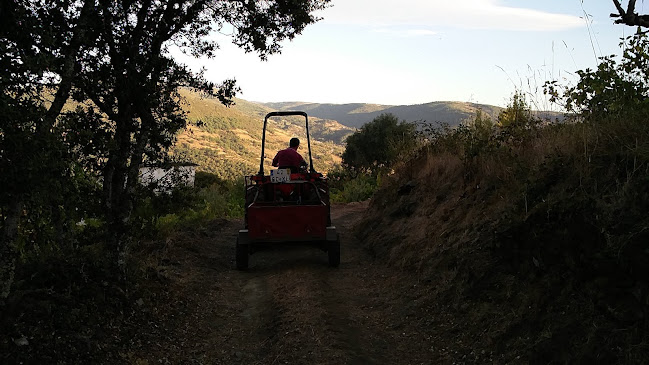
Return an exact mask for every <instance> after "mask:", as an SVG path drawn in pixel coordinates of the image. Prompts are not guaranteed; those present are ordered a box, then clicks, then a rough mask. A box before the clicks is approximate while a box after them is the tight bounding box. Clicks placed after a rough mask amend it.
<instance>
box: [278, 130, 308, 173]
mask: <svg viewBox="0 0 649 365" xmlns="http://www.w3.org/2000/svg"><path fill="white" fill-rule="evenodd" d="M299 147H300V140H299V139H297V138H291V141H290V142H289V147H288V148H287V149H284V150H281V151H279V152H277V155H275V158H274V159H273V166H274V167H278V168H280V169H291V172H293V173H295V172H300V170H306V167H307V163H306V161H304V158H302V156H301V155H300V154H299V153H298V152H297V149H298V148H299Z"/></svg>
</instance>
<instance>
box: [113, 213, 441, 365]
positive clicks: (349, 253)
mask: <svg viewBox="0 0 649 365" xmlns="http://www.w3.org/2000/svg"><path fill="white" fill-rule="evenodd" d="M364 209H366V204H350V205H337V206H335V207H334V209H333V210H332V215H333V222H334V224H335V225H336V226H337V228H338V229H339V231H340V233H341V236H342V248H341V252H342V253H341V265H340V267H339V268H337V269H336V268H330V267H328V266H327V256H326V253H324V252H322V251H319V250H317V249H314V248H313V249H312V248H298V249H292V250H290V251H286V250H281V251H280V250H276V251H265V252H260V253H256V254H254V255H253V256H252V257H251V262H250V270H249V271H247V272H239V271H236V270H234V269H233V266H234V263H233V258H234V252H233V247H234V246H233V242H235V238H236V232H237V230H238V229H239V228H240V226H241V223H240V222H239V221H222V222H219V223H218V224H217V225H215V227H213V229H212V230H211V231H206V232H204V234H200V233H197V234H196V237H192V238H191V239H189V238H187V237H184V238H182V239H178V240H177V241H170V242H168V244H167V246H168V247H167V249H166V251H165V253H164V256H165V257H164V258H162V262H165V263H168V266H166V267H165V268H164V269H160V273H159V275H161V276H162V277H164V278H166V279H164V280H168V290H169V293H168V294H169V295H165V296H162V297H160V296H156V295H154V293H152V295H150V296H149V297H148V298H145V299H143V301H144V303H143V304H142V305H141V307H142V310H145V311H146V310H153V311H160V313H157V314H156V315H154V316H152V317H153V318H156V319H157V320H156V322H155V323H150V324H149V325H148V326H144V327H141V328H140V329H139V330H138V331H136V333H133V346H132V350H131V351H126V352H124V353H121V354H120V356H121V358H122V359H124V360H126V361H127V362H131V363H149V364H154V363H155V364H158V363H185V364H188V363H197V364H198V363H201V364H430V363H431V362H436V361H435V360H442V359H446V360H449V358H448V356H447V354H443V352H444V349H443V348H439V347H438V346H436V344H435V343H433V342H432V338H431V336H430V335H426V334H424V333H421V331H420V329H419V328H421V327H422V321H424V320H426V313H425V310H423V311H422V307H421V305H418V303H417V298H416V297H417V296H418V294H417V293H416V292H417V284H416V283H415V282H412V280H410V279H408V278H406V277H404V276H403V275H404V274H402V273H400V272H397V271H394V270H391V269H389V268H386V267H385V266H384V265H383V264H381V263H379V262H376V261H375V260H374V259H373V258H371V257H369V256H368V254H367V253H366V252H365V251H363V249H362V248H361V247H360V245H359V243H358V242H357V241H356V240H355V239H354V237H353V235H352V234H351V228H352V225H353V224H354V223H355V222H356V221H357V220H358V219H359V218H360V216H361V213H362V212H363V211H364ZM404 284H405V285H404ZM158 297H159V299H158V300H156V298H158ZM169 300H171V301H174V302H175V303H174V304H173V305H171V307H169V306H168V303H166V302H167V301H169ZM156 301H158V302H157V303H156ZM158 308H162V309H158ZM426 327H429V326H426ZM427 330H428V331H429V330H430V328H428V329H427ZM440 351H441V352H442V355H440ZM440 356H441V357H440Z"/></svg>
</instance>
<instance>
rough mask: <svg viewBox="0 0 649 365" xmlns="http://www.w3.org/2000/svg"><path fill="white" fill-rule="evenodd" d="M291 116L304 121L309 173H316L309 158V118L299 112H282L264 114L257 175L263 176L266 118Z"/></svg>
mask: <svg viewBox="0 0 649 365" xmlns="http://www.w3.org/2000/svg"><path fill="white" fill-rule="evenodd" d="M293 115H301V116H303V117H304V118H305V120H306V143H307V146H308V148H309V171H310V172H316V171H315V169H314V168H313V158H312V157H311V138H310V137H309V117H308V116H307V114H306V113H305V112H301V111H284V112H270V113H268V114H266V117H265V118H264V131H263V133H262V135H261V162H260V163H259V175H263V174H264V151H265V148H266V126H267V124H268V118H272V117H287V116H293Z"/></svg>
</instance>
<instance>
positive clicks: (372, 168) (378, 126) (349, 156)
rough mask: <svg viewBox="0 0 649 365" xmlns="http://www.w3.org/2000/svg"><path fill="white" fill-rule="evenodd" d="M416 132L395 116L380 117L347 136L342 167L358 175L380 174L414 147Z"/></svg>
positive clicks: (409, 124)
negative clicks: (360, 173)
mask: <svg viewBox="0 0 649 365" xmlns="http://www.w3.org/2000/svg"><path fill="white" fill-rule="evenodd" d="M415 129H416V128H415V125H414V124H412V123H406V122H405V121H404V122H401V123H400V122H399V119H398V118H397V117H396V116H394V115H393V114H389V113H387V114H381V115H379V116H378V117H376V118H374V120H372V121H371V122H369V123H366V124H365V125H363V126H362V127H361V129H360V130H359V131H357V132H355V133H354V134H352V135H351V136H349V137H347V141H346V143H347V146H346V148H345V152H343V156H342V159H343V164H345V165H346V166H347V167H348V168H350V169H352V170H355V171H357V172H362V173H372V174H377V173H378V172H379V170H381V169H383V168H389V167H391V166H392V165H393V164H394V163H395V162H396V161H397V159H398V157H399V155H400V154H401V153H403V152H405V151H407V150H409V149H410V148H412V147H413V146H414V145H415V142H416V138H415Z"/></svg>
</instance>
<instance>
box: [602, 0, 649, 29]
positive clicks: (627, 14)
mask: <svg viewBox="0 0 649 365" xmlns="http://www.w3.org/2000/svg"><path fill="white" fill-rule="evenodd" d="M635 2H636V0H629V4H628V5H627V9H626V10H624V8H623V7H622V4H621V3H620V1H619V0H613V4H615V7H616V8H617V11H618V12H617V13H612V14H611V18H618V19H616V20H615V24H626V25H629V26H632V27H645V28H649V15H647V14H643V15H639V14H637V13H636V12H635Z"/></svg>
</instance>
